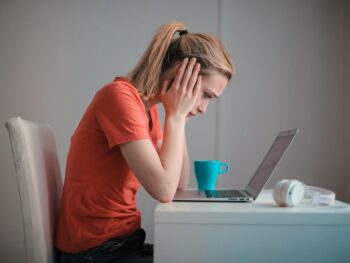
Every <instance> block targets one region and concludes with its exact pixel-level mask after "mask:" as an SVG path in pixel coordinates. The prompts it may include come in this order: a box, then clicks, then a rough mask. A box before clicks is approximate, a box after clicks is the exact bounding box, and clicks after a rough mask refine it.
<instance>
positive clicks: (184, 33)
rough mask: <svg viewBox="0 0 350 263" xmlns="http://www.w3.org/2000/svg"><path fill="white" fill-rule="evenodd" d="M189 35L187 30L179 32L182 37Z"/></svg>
mask: <svg viewBox="0 0 350 263" xmlns="http://www.w3.org/2000/svg"><path fill="white" fill-rule="evenodd" d="M186 34H188V31H187V30H186V29H185V30H180V31H179V35H180V36H182V35H186Z"/></svg>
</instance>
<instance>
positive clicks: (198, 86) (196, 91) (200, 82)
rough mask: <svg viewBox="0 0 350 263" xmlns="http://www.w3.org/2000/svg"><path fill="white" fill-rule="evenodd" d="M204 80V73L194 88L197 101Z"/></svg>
mask: <svg viewBox="0 0 350 263" xmlns="http://www.w3.org/2000/svg"><path fill="white" fill-rule="evenodd" d="M202 81H203V77H202V75H199V76H198V78H197V82H196V85H195V86H194V88H193V97H194V99H195V100H196V101H197V99H198V97H199V94H200V93H201V91H202Z"/></svg>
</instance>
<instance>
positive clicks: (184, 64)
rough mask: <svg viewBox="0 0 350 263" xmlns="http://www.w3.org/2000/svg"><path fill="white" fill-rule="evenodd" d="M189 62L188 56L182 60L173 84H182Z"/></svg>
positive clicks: (177, 85) (176, 85)
mask: <svg viewBox="0 0 350 263" xmlns="http://www.w3.org/2000/svg"><path fill="white" fill-rule="evenodd" d="M187 64H188V58H185V59H184V60H183V61H182V62H181V65H180V67H179V68H178V70H177V72H176V75H175V79H174V82H173V85H174V86H175V87H179V86H180V83H181V80H182V77H183V74H184V72H185V69H186V67H187Z"/></svg>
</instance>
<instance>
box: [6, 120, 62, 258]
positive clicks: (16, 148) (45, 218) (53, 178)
mask: <svg viewBox="0 0 350 263" xmlns="http://www.w3.org/2000/svg"><path fill="white" fill-rule="evenodd" d="M6 128H7V130H8V132H9V135H10V142H11V147H12V153H13V160H14V164H15V170H16V175H17V182H18V189H19V194H20V201H21V207H22V217H23V226H24V235H25V247H26V259H27V262H29V263H41V262H43V263H44V262H45V263H47V262H55V261H56V254H55V249H54V229H55V225H56V219H57V213H58V207H59V202H60V198H61V192H62V178H61V172H60V165H59V161H58V156H57V150H56V144H55V139H54V135H53V133H52V130H51V128H50V127H49V126H48V125H45V124H38V123H34V122H31V121H27V120H23V119H22V118H20V117H16V118H11V119H9V120H8V121H7V122H6Z"/></svg>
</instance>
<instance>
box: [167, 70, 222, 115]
mask: <svg viewBox="0 0 350 263" xmlns="http://www.w3.org/2000/svg"><path fill="white" fill-rule="evenodd" d="M179 66H180V64H177V65H175V66H174V67H172V68H171V69H169V70H167V71H166V72H164V74H163V76H162V81H164V80H166V79H169V80H173V79H174V78H175V75H176V72H177V69H178V67H179ZM227 84H228V78H227V77H226V76H225V75H223V74H220V73H218V72H216V71H213V72H212V73H209V74H208V75H205V76H203V79H202V90H201V94H200V95H199V98H198V100H197V102H196V103H195V106H194V108H193V109H192V110H191V111H190V112H189V113H188V115H187V118H191V117H194V116H196V115H197V114H204V113H205V112H206V111H207V107H208V104H209V103H210V102H211V101H213V100H215V99H216V98H218V97H219V96H220V95H221V93H222V92H223V91H224V89H225V88H226V86H227Z"/></svg>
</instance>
